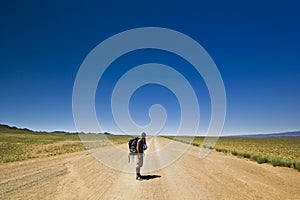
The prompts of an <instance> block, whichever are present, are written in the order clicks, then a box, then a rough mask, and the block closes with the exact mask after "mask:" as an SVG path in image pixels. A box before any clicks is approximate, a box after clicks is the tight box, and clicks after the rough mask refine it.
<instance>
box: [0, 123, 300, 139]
mask: <svg viewBox="0 0 300 200" xmlns="http://www.w3.org/2000/svg"><path fill="white" fill-rule="evenodd" d="M4 131H24V132H37V131H32V130H30V129H27V128H18V127H15V126H9V125H5V124H0V133H1V132H4ZM38 132H39V131H38ZM43 132H44V131H43ZM50 133H67V132H64V131H53V132H50ZM104 134H111V133H107V132H105V133H104ZM228 137H245V138H299V137H300V131H294V132H284V133H267V134H248V135H232V136H228Z"/></svg>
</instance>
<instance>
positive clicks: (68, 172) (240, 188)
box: [0, 137, 300, 199]
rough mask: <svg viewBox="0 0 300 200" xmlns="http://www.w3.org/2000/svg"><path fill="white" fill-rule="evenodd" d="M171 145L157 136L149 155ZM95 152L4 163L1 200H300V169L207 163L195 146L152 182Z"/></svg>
mask: <svg viewBox="0 0 300 200" xmlns="http://www.w3.org/2000/svg"><path fill="white" fill-rule="evenodd" d="M168 142H169V140H168V139H164V138H160V137H158V138H153V140H151V141H150V142H148V146H149V150H148V151H149V152H151V151H152V152H153V151H155V149H158V148H161V147H162V146H164V145H166V144H167V143H168ZM121 148H126V145H123V146H121ZM97 151H101V148H100V149H98V150H96V151H95V152H94V153H96V152H97ZM91 154H93V153H89V152H88V151H85V152H79V153H72V154H65V155H60V156H56V157H50V158H39V159H34V160H28V161H22V162H15V163H9V164H3V165H0V199H300V173H299V172H297V171H296V170H294V169H289V168H282V167H273V166H271V165H269V164H257V163H255V162H252V161H248V160H245V159H240V158H237V157H234V156H231V155H225V154H223V153H218V152H215V151H212V152H211V153H210V154H209V155H208V156H207V157H206V158H204V159H201V158H199V148H197V147H193V146H191V147H189V149H188V150H187V151H186V152H185V153H184V155H183V156H182V157H180V158H179V159H178V160H177V161H176V162H174V163H173V164H171V165H169V166H167V167H166V168H163V169H161V170H158V171H154V172H151V173H148V174H144V175H148V176H147V178H148V179H149V180H143V181H137V180H135V175H134V174H131V173H125V172H121V171H118V170H114V169H111V168H109V167H107V166H105V165H104V164H102V163H101V162H99V161H98V160H96V159H95V158H94V157H93V156H92V155H91ZM110 157H111V158H113V156H111V155H110ZM150 162H151V163H155V162H156V161H155V160H149V159H148V160H147V154H146V157H145V165H147V163H150ZM124 165H126V163H124ZM132 169H133V171H134V165H133V168H132Z"/></svg>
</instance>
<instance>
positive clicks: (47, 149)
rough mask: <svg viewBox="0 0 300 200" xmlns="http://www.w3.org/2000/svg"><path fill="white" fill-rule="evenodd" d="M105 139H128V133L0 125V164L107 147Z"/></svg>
mask: <svg viewBox="0 0 300 200" xmlns="http://www.w3.org/2000/svg"><path fill="white" fill-rule="evenodd" d="M81 137H82V138H84V140H85V141H88V142H86V143H85V144H86V145H84V144H83V143H82V141H81ZM107 138H108V139H109V141H110V142H111V143H114V144H121V143H125V142H127V141H128V140H129V138H130V136H117V135H110V134H105V135H104V134H97V135H95V134H75V133H66V132H51V133H48V132H33V131H30V130H28V129H17V128H11V127H7V126H0V164H2V163H8V162H14V161H20V160H27V159H33V158H41V157H49V156H56V155H61V154H65V153H72V152H78V151H84V150H86V149H87V148H88V149H91V148H97V147H101V146H106V145H109V144H110V142H109V141H108V140H107Z"/></svg>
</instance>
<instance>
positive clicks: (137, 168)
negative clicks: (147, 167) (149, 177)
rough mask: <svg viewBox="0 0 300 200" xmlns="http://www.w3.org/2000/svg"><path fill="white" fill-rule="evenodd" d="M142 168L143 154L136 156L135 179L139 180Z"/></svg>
mask: <svg viewBox="0 0 300 200" xmlns="http://www.w3.org/2000/svg"><path fill="white" fill-rule="evenodd" d="M142 166H143V154H142V153H141V154H139V155H138V159H137V163H136V179H140V178H141V177H142V176H141V167H142Z"/></svg>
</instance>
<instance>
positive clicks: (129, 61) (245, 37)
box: [0, 0, 300, 134]
mask: <svg viewBox="0 0 300 200" xmlns="http://www.w3.org/2000/svg"><path fill="white" fill-rule="evenodd" d="M299 10H300V3H298V1H296V0H295V1H290V0H287V1H269V0H267V1H256V0H255V1H237V0H230V1H221V0H220V1H216V0H212V1H178V2H175V1H145V2H141V1H107V2H104V1H80V2H74V1H63V2H61V1H43V2H42V1H5V2H3V1H2V2H1V3H0V25H1V26H0V27H1V28H0V29H1V31H0V123H2V124H9V125H14V126H18V127H27V128H30V129H33V130H66V131H75V125H74V122H73V116H72V89H73V84H74V80H75V77H76V73H77V71H78V69H79V67H80V65H81V63H82V61H83V60H84V58H85V57H86V56H87V54H88V53H89V52H90V51H91V50H92V49H93V48H94V47H95V46H96V45H98V44H99V43H100V42H102V41H103V40H105V39H106V38H108V37H110V36H112V35H114V34H117V33H119V32H121V31H125V30H127V29H132V28H137V27H147V26H155V27H165V28H169V29H174V30H177V31H180V32H182V33H184V34H186V35H188V36H190V37H192V38H194V39H195V40H197V41H198V42H199V43H200V44H201V45H202V46H203V47H204V48H205V49H206V50H207V52H208V53H209V54H210V56H211V57H212V58H213V59H214V61H215V63H216V65H217V66H218V68H219V71H220V73H221V75H222V78H223V81H224V84H225V88H226V93H227V118H226V123H225V126H224V131H223V133H224V134H241V133H267V132H281V131H292V130H300V103H299V99H300V89H299V86H300V53H299V52H300V51H299V47H300V26H299V24H300V12H299ZM137 57H138V58H139V59H136V58H137ZM149 61H156V62H161V63H165V64H168V65H169V66H172V65H173V67H174V68H176V65H177V64H178V63H180V62H183V61H182V60H180V59H179V58H177V57H175V56H173V55H170V54H168V53H167V52H161V51H154V50H153V51H148V52H147V51H146V52H140V51H137V52H133V53H132V54H131V55H127V57H126V56H123V57H122V58H120V59H118V60H116V62H115V63H114V65H115V67H112V68H111V70H110V71H108V72H107V73H106V78H104V80H103V81H107V91H108V92H109V88H110V85H111V84H112V83H114V81H115V80H114V78H116V77H117V76H118V74H119V75H120V74H121V72H122V71H121V70H120V67H118V66H121V65H124V63H126V65H127V66H134V65H135V64H143V63H146V62H149ZM182 73H183V74H184V73H186V74H193V71H191V70H187V71H182ZM116 74H117V75H116ZM190 78H191V82H193V81H194V82H195V83H198V82H201V77H200V76H197V75H193V76H191V77H190ZM196 85H197V84H196ZM204 86H205V85H204ZM204 86H203V84H199V86H197V87H199V88H198V89H199V91H203V90H202V87H203V88H205V87H204ZM195 87H196V86H195ZM141 89H144V90H145V91H149V95H148V96H146V97H145V96H143V95H140V93H142V92H140V90H138V91H137V92H136V93H135V94H134V97H133V98H132V102H131V105H132V106H131V111H132V115H133V118H134V119H136V120H137V123H140V124H143V123H146V122H147V116H144V115H146V114H145V113H146V111H145V110H146V109H147V106H148V107H149V105H151V104H153V103H157V102H160V103H161V104H163V105H165V107H166V109H167V110H168V112H170V114H169V116H172V117H171V118H170V122H171V123H169V124H168V126H172V123H174V124H176V122H178V120H179V118H178V111H177V110H176V108H177V107H178V102H177V101H176V99H174V96H172V94H171V93H169V92H168V90H166V89H164V88H162V87H159V86H157V85H153V86H145V87H144V88H141ZM196 89H197V88H196ZM107 91H106V92H107ZM196 91H197V90H196ZM151 92H152V93H155V94H161V95H159V98H157V95H156V96H155V95H151ZM104 94H106V93H105V91H104V92H103V91H100V90H99V91H97V94H96V101H97V99H99V98H104V99H105V98H106V97H105V96H103V95H104ZM197 95H198V98H199V99H200V100H201V99H203V100H202V101H201V102H203V103H204V105H203V106H202V105H201V103H200V107H201V112H203V113H201V120H203V122H204V127H205V123H208V122H209V117H210V116H209V110H210V108H209V106H210V105H209V96H208V93H207V92H205V90H204V92H199V93H197ZM103 108H104V111H101V113H97V114H98V116H99V117H101V119H103V121H104V123H107V126H106V127H107V131H110V130H109V125H110V123H111V122H110V121H111V114H110V113H109V109H105V108H107V107H106V106H103V105H99V104H97V102H96V109H97V110H101V109H102V110H103ZM139 111H141V112H139ZM103 116H104V117H103Z"/></svg>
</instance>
